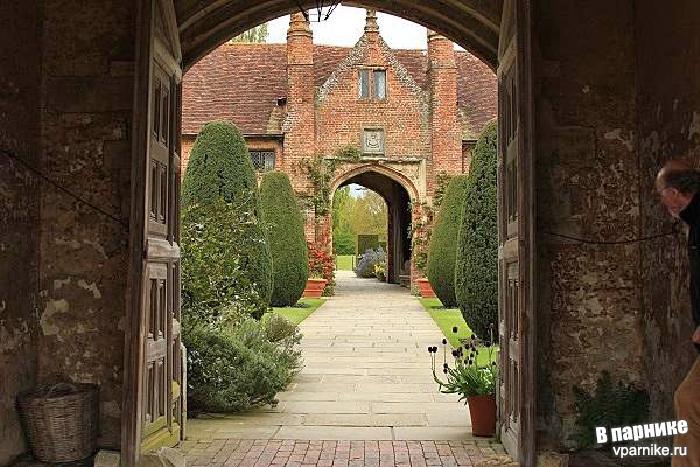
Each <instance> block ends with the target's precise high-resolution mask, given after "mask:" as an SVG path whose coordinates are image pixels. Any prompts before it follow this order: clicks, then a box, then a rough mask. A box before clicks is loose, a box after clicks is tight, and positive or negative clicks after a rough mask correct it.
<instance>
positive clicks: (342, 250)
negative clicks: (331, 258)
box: [333, 228, 355, 256]
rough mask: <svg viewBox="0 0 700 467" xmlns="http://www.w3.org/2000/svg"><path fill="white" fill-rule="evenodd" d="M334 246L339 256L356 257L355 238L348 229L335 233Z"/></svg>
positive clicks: (341, 229)
mask: <svg viewBox="0 0 700 467" xmlns="http://www.w3.org/2000/svg"><path fill="white" fill-rule="evenodd" d="M333 246H334V247H335V253H336V254H337V255H340V256H347V255H354V254H355V236H354V235H353V234H352V232H351V231H349V230H348V229H344V228H340V229H338V230H337V231H336V232H334V233H333Z"/></svg>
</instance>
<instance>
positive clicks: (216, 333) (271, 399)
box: [182, 314, 301, 413]
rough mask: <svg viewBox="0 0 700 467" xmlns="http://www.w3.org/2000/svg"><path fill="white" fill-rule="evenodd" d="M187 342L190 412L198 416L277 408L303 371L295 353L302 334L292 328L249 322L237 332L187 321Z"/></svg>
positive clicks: (298, 357)
mask: <svg viewBox="0 0 700 467" xmlns="http://www.w3.org/2000/svg"><path fill="white" fill-rule="evenodd" d="M185 316H190V315H189V314H186V315H185ZM281 319H283V318H281ZM182 339H183V342H184V344H185V346H186V347H187V364H188V365H187V367H188V370H187V371H188V373H187V385H188V390H187V400H188V408H189V411H190V412H194V413H196V412H239V411H246V410H250V409H252V408H254V407H257V406H260V405H264V404H271V405H275V404H276V403H277V400H276V399H275V394H276V393H277V392H279V391H283V390H284V389H285V388H286V387H287V385H288V383H289V381H290V379H291V378H292V377H293V376H294V375H295V374H296V373H298V371H299V369H300V368H301V355H300V352H299V350H297V349H296V348H295V345H296V343H298V342H299V340H300V336H299V332H298V329H297V328H296V326H293V327H290V326H289V325H288V324H286V323H285V324H284V325H283V326H280V325H279V323H277V322H276V321H273V322H270V320H266V322H264V323H261V322H259V321H255V320H252V319H250V318H246V319H243V320H242V321H240V322H239V323H238V325H237V326H236V327H235V328H232V327H228V326H212V325H208V324H206V323H201V322H197V321H196V320H193V319H191V318H185V322H184V323H183V332H182Z"/></svg>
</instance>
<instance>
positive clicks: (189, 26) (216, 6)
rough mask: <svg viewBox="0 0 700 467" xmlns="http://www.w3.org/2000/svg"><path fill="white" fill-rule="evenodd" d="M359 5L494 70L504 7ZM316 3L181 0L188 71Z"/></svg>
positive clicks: (421, 1)
mask: <svg viewBox="0 0 700 467" xmlns="http://www.w3.org/2000/svg"><path fill="white" fill-rule="evenodd" d="M355 3H356V4H357V6H361V7H366V8H375V9H377V10H379V11H382V12H386V13H390V14H393V15H396V16H400V17H402V18H405V19H407V20H410V21H414V22H416V23H419V24H422V25H423V26H426V27H428V28H429V29H432V30H435V31H439V32H440V33H441V34H443V35H444V36H446V37H448V38H449V39H451V40H453V41H454V42H456V43H458V44H459V45H461V46H462V47H464V48H465V49H466V50H468V51H470V52H471V53H472V54H474V55H475V56H477V57H479V58H480V59H482V60H483V61H484V62H486V63H487V64H488V65H489V66H490V67H491V68H493V69H495V67H496V63H497V57H498V38H499V28H500V22H501V14H502V9H503V2H502V1H501V0H488V1H481V0H463V1H461V2H451V3H449V4H441V3H440V4H438V3H435V2H430V1H428V0H418V1H414V0H393V1H387V0H361V1H358V2H355ZM315 5H316V3H315V2H314V1H313V0H299V1H297V0H261V1H259V2H256V4H255V5H251V4H250V2H247V1H244V0H205V1H199V2H191V1H187V0H176V1H175V10H176V16H177V20H178V30H179V31H180V38H181V44H182V55H183V68H184V69H185V70H187V69H188V68H189V67H190V66H192V65H193V64H194V63H196V62H197V61H198V60H199V59H200V58H201V57H203V56H205V55H207V54H208V53H209V52H211V51H212V50H213V49H215V48H216V47H218V46H219V45H221V44H222V43H223V42H225V41H226V40H227V39H229V38H230V37H233V36H235V35H237V34H240V33H241V32H243V31H245V30H247V29H250V28H251V27H254V26H256V25H258V24H261V23H264V22H265V21H269V20H272V19H275V18H277V17H279V16H282V15H285V14H288V13H292V12H294V11H299V8H300V7H302V8H306V9H309V8H314V7H315Z"/></svg>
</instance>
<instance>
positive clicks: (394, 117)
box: [317, 35, 456, 159]
mask: <svg viewBox="0 0 700 467" xmlns="http://www.w3.org/2000/svg"><path fill="white" fill-rule="evenodd" d="M389 53H390V51H389V50H388V49H387V48H386V46H384V44H383V43H380V42H379V41H378V40H371V35H368V40H367V42H366V49H365V52H364V55H363V57H361V58H360V59H359V60H358V62H359V63H357V64H355V65H353V66H350V67H348V68H347V69H345V70H344V71H343V73H341V74H339V75H338V76H337V77H336V78H337V83H336V84H335V85H334V86H333V87H332V88H331V89H330V91H329V92H328V94H326V95H324V96H323V98H322V100H321V101H320V102H319V105H318V109H317V119H318V120H317V121H318V124H317V129H318V135H317V150H318V152H319V153H322V154H326V155H330V154H332V153H333V152H334V151H335V150H336V149H338V148H341V147H343V146H346V145H348V144H352V145H354V146H356V147H358V149H361V148H362V144H361V138H362V134H363V130H364V128H366V127H378V128H383V129H384V133H385V138H386V142H385V151H386V157H387V158H389V159H400V158H405V157H415V158H423V159H427V158H429V156H430V133H429V127H428V118H427V112H426V110H427V108H426V106H425V104H426V102H425V100H424V95H423V93H422V92H420V91H418V92H417V90H416V88H415V87H411V86H410V84H409V83H407V82H406V79H405V77H403V76H401V74H400V70H398V69H396V68H395V67H393V66H392V64H391V63H390V59H389ZM370 65H372V66H377V67H382V68H386V71H387V75H386V76H387V98H386V99H383V100H377V99H373V98H371V99H361V98H360V97H359V92H358V86H359V83H358V81H359V76H358V75H359V71H358V70H359V68H361V67H364V66H370ZM419 92H420V93H419ZM453 100H456V98H455V99H453Z"/></svg>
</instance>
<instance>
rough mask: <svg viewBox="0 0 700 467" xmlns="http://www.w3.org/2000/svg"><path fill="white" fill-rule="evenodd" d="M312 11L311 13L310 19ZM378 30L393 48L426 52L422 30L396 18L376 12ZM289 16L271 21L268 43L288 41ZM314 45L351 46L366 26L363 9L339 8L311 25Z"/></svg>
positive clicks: (416, 25) (421, 27)
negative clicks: (325, 19)
mask: <svg viewBox="0 0 700 467" xmlns="http://www.w3.org/2000/svg"><path fill="white" fill-rule="evenodd" d="M313 16H315V10H314V11H313V12H312V19H313ZM378 16H379V31H380V32H381V34H382V37H383V38H384V40H385V41H386V42H387V44H388V45H389V47H391V48H392V49H425V48H426V47H427V37H426V32H425V28H424V27H423V26H421V25H419V24H416V23H412V22H410V21H406V20H404V19H402V18H399V17H397V16H391V15H386V14H384V13H379V15H378ZM288 27H289V16H282V17H280V18H277V19H276V20H274V21H271V22H270V24H269V26H268V32H269V35H268V37H267V41H268V42H272V43H284V42H287V28H288ZM311 27H312V29H313V31H314V42H315V43H316V44H325V45H339V46H344V47H352V46H354V45H355V44H356V43H357V40H358V39H359V38H360V36H362V33H363V32H364V27H365V10H364V9H361V8H352V7H346V6H342V5H340V6H339V7H338V8H337V9H336V10H335V11H334V12H333V14H332V15H331V17H330V18H329V19H328V20H327V21H323V22H321V23H317V22H313V23H311Z"/></svg>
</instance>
